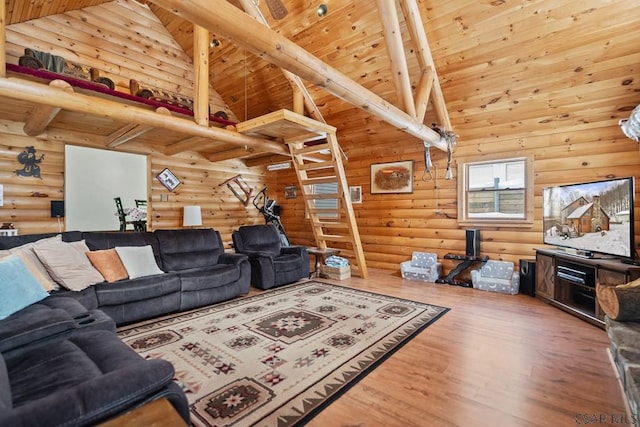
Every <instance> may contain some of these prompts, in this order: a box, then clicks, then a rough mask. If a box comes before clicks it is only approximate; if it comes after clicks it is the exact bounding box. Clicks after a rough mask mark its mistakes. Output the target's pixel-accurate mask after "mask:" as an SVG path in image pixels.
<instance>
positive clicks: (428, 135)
mask: <svg viewBox="0 0 640 427" xmlns="http://www.w3.org/2000/svg"><path fill="white" fill-rule="evenodd" d="M153 3H155V4H157V5H159V6H161V7H163V8H165V9H166V10H168V11H170V12H171V13H173V14H175V15H178V16H180V17H182V18H184V19H186V20H188V21H190V22H193V23H197V24H198V25H201V26H203V27H205V28H208V29H210V30H212V31H215V32H216V34H220V35H223V36H224V37H227V38H228V39H230V40H231V41H233V43H234V44H236V45H237V46H239V47H241V48H244V49H247V50H248V51H250V52H252V53H254V54H255V55H258V56H260V58H262V59H264V60H266V61H268V62H271V63H272V64H275V65H278V66H279V67H282V68H284V69H286V70H289V71H291V72H292V73H295V74H297V75H298V76H300V77H301V78H304V79H305V80H308V81H309V82H311V83H313V84H315V85H317V86H319V87H321V88H323V89H324V90H326V91H327V92H329V93H331V94H333V95H335V96H336V97H338V98H340V99H342V100H344V101H346V102H348V103H350V104H352V105H354V106H356V107H358V108H361V109H363V110H365V111H367V112H369V113H370V114H372V115H374V116H376V117H378V118H380V119H381V120H383V121H385V122H387V123H389V124H391V125H392V126H395V127H397V128H398V129H400V130H402V131H404V132H406V133H408V134H410V135H413V136H414V137H416V138H418V139H420V140H421V141H427V142H429V143H430V144H431V145H432V146H433V147H436V148H438V149H440V150H443V151H446V149H447V146H446V143H444V142H442V141H441V140H440V135H439V134H437V133H436V132H434V131H433V130H432V129H431V128H430V127H428V126H425V125H424V124H423V123H420V122H418V121H417V120H416V119H415V118H414V117H411V116H409V115H408V114H407V113H405V112H404V111H402V110H400V109H399V108H397V107H395V106H393V105H391V104H389V103H388V102H387V101H385V100H384V99H382V98H381V97H379V96H378V95H376V94H375V93H373V92H371V91H370V90H368V89H366V88H364V87H363V86H361V85H359V84H358V83H356V82H355V81H353V80H351V79H350V78H349V77H348V76H346V75H345V74H343V73H341V72H340V71H338V70H336V69H335V68H333V67H331V66H329V65H328V64H326V63H324V62H322V61H321V60H319V59H318V58H316V57H315V56H313V55H312V54H310V53H309V52H307V51H306V50H304V49H303V48H301V47H300V46H298V45H296V44H295V43H293V42H292V41H290V40H288V39H287V38H286V37H284V36H281V35H280V34H278V33H276V32H275V31H273V30H271V29H269V28H267V27H265V26H264V25H261V24H260V23H258V22H257V21H256V20H255V19H253V18H251V17H250V16H248V15H247V14H246V13H244V12H242V11H241V10H240V9H238V8H237V7H235V6H233V5H232V4H230V3H228V2H227V1H226V0H184V1H181V0H154V1H153Z"/></svg>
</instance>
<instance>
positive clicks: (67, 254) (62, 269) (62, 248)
mask: <svg viewBox="0 0 640 427" xmlns="http://www.w3.org/2000/svg"><path fill="white" fill-rule="evenodd" d="M33 250H34V251H35V252H36V254H37V255H38V258H40V261H42V264H44V266H45V267H46V268H47V271H48V272H49V274H50V275H51V277H52V278H53V279H54V280H55V281H56V282H57V283H59V284H60V285H62V286H64V287H65V288H67V289H69V290H72V291H81V290H82V289H85V288H87V287H89V286H91V285H93V284H94V283H100V282H103V281H104V277H102V275H101V274H100V272H99V271H98V270H96V269H95V268H94V267H93V265H91V262H90V261H89V258H87V255H86V253H87V252H89V248H88V247H87V245H86V243H85V242H84V240H80V241H78V242H49V243H46V244H42V245H37V246H35V247H34V248H33Z"/></svg>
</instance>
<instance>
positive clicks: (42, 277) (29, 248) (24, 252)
mask: <svg viewBox="0 0 640 427" xmlns="http://www.w3.org/2000/svg"><path fill="white" fill-rule="evenodd" d="M50 242H62V236H61V235H60V234H58V235H57V236H53V237H47V238H46V239H41V240H38V241H37V242H32V243H27V244H24V245H22V246H17V247H15V248H11V249H9V250H2V251H0V259H1V258H4V257H6V256H9V255H14V254H16V255H20V257H21V258H22V260H23V261H24V263H25V265H26V266H27V268H29V269H30V270H31V272H32V273H34V270H37V272H38V274H35V273H34V276H35V277H36V279H38V281H39V282H40V285H42V287H43V288H44V289H45V290H47V291H51V290H55V289H59V288H60V286H59V285H58V284H57V283H56V282H55V280H54V279H53V278H52V277H51V276H50V275H49V272H48V271H47V269H46V267H45V266H44V265H43V264H42V262H41V261H40V258H38V255H36V253H35V251H34V250H33V248H35V247H36V246H39V245H46V244H48V243H50Z"/></svg>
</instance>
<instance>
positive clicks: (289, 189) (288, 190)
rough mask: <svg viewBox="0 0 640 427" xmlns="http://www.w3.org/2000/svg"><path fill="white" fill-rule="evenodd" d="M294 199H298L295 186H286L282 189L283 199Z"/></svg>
mask: <svg viewBox="0 0 640 427" xmlns="http://www.w3.org/2000/svg"><path fill="white" fill-rule="evenodd" d="M296 197H298V187H296V186H295V185H286V186H285V187H284V198H285V199H295V198H296Z"/></svg>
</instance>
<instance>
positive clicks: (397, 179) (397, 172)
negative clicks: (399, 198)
mask: <svg viewBox="0 0 640 427" xmlns="http://www.w3.org/2000/svg"><path fill="white" fill-rule="evenodd" d="M389 193H413V160H405V161H401V162H390V163H373V164H372V165H371V194H389Z"/></svg>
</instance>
